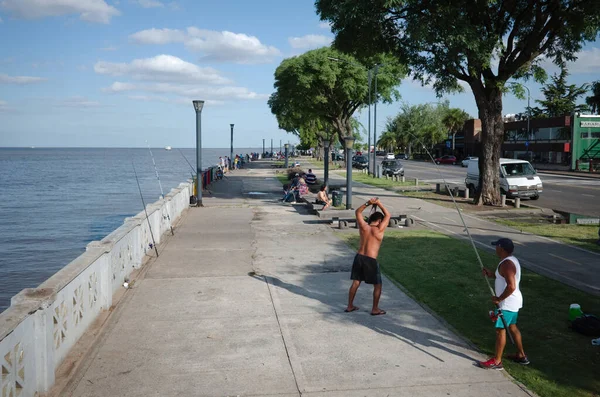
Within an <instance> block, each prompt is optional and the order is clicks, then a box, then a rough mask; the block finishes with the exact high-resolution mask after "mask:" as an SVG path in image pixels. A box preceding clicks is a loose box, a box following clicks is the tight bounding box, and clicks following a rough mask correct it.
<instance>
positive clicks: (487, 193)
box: [473, 87, 504, 206]
mask: <svg viewBox="0 0 600 397" xmlns="http://www.w3.org/2000/svg"><path fill="white" fill-rule="evenodd" d="M473 92H474V95H475V101H476V102H477V108H478V110H479V119H480V120H481V130H482V131H481V138H482V139H481V156H480V157H479V187H480V188H479V189H478V193H477V194H476V195H475V198H474V201H475V202H476V203H477V205H494V206H498V205H500V150H501V146H502V141H503V138H504V123H503V120H502V93H501V92H500V90H498V89H497V88H496V87H492V88H485V89H482V90H473Z"/></svg>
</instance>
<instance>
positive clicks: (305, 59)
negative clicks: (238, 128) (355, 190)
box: [269, 47, 406, 143]
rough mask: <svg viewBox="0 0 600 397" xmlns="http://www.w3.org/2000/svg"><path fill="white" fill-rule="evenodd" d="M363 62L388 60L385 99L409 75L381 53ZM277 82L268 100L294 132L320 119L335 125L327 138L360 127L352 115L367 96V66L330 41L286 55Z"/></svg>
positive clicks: (383, 71) (382, 85)
mask: <svg viewBox="0 0 600 397" xmlns="http://www.w3.org/2000/svg"><path fill="white" fill-rule="evenodd" d="M365 62H366V63H365V64H367V65H372V64H376V63H377V64H381V63H385V65H383V66H381V67H380V68H379V74H378V82H377V91H378V98H379V100H380V101H383V102H391V101H392V100H394V99H397V98H398V97H399V94H398V91H397V89H396V87H397V86H398V85H399V84H400V81H401V80H402V78H403V77H404V76H405V70H406V69H405V67H404V66H402V65H401V64H400V63H399V62H398V61H397V59H396V58H394V57H390V56H384V55H379V54H374V55H373V56H372V57H370V58H369V59H367V60H366V61H365ZM274 86H275V92H274V93H273V94H272V95H271V97H270V98H269V106H270V108H271V112H272V113H273V114H274V115H275V116H276V117H277V121H278V123H279V126H280V128H282V129H284V130H286V131H288V132H292V133H295V132H296V131H298V130H301V129H302V127H303V126H306V125H307V124H310V123H311V122H312V120H315V119H318V120H321V121H322V122H323V124H324V126H323V129H324V130H326V131H327V130H329V131H331V135H329V136H328V138H329V139H334V138H335V137H337V138H338V139H339V141H340V142H341V143H343V139H344V137H345V136H350V135H352V134H353V131H354V130H356V123H354V122H353V119H352V115H353V114H354V112H355V111H356V110H357V109H359V108H361V107H362V106H364V105H365V104H367V103H368V100H369V98H368V90H369V87H368V81H367V67H366V66H363V65H362V64H361V63H360V61H358V60H357V59H356V58H354V57H352V56H351V55H348V54H344V53H341V52H340V51H337V50H335V49H332V48H329V47H324V48H320V49H317V50H313V51H308V52H306V53H304V54H302V55H299V56H297V57H293V58H288V59H285V60H283V62H281V64H280V65H279V67H278V68H277V70H276V71H275V84H274ZM372 100H374V96H373V98H372Z"/></svg>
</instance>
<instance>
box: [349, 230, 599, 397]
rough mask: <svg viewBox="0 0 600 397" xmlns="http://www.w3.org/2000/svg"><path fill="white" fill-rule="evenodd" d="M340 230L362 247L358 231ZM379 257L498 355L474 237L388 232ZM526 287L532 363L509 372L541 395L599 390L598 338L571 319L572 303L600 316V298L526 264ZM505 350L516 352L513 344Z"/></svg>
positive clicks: (487, 260)
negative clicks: (472, 241) (577, 330)
mask: <svg viewBox="0 0 600 397" xmlns="http://www.w3.org/2000/svg"><path fill="white" fill-rule="evenodd" d="M338 235H339V237H340V238H342V239H344V240H345V241H346V242H347V243H348V244H349V245H351V246H352V247H354V248H358V243H359V239H358V235H356V234H347V233H339V234H338ZM480 255H481V257H482V260H483V261H484V264H485V266H486V267H487V268H489V269H494V268H495V267H496V265H497V263H498V259H497V258H496V257H495V256H494V255H493V254H492V253H490V252H489V251H480ZM379 261H380V263H381V267H382V270H383V272H384V273H385V274H386V275H387V276H388V277H389V278H391V279H392V280H394V282H396V283H398V284H400V285H401V286H402V287H403V289H404V290H405V291H407V293H408V294H409V295H410V296H411V297H413V298H414V299H415V300H417V301H420V302H422V303H424V304H425V305H427V306H428V307H429V308H430V309H431V310H432V311H434V312H435V313H437V314H438V315H439V316H441V317H442V318H444V319H445V320H446V321H447V322H448V323H449V324H450V325H451V326H452V327H454V328H455V329H456V330H457V331H458V332H459V333H460V334H462V335H463V336H464V337H466V338H467V339H469V340H470V341H471V342H473V343H474V344H475V345H476V346H477V347H478V348H479V349H481V350H482V351H483V352H484V353H486V354H489V355H492V354H493V351H494V341H495V332H494V326H493V324H492V322H491V321H490V320H489V318H488V314H487V313H488V311H489V310H490V309H492V308H493V305H492V303H491V299H490V295H489V291H488V288H487V286H486V283H485V281H484V279H483V276H482V275H481V270H480V267H479V265H478V263H477V260H476V257H475V253H474V252H473V250H472V248H471V247H470V245H469V244H468V243H465V242H463V241H461V240H458V239H454V238H451V237H448V236H446V235H443V234H440V233H436V232H433V231H429V230H416V231H415V230H413V231H388V232H386V235H385V238H384V240H383V244H382V246H381V251H380V254H379ZM490 281H492V282H493V280H490ZM521 291H522V292H523V296H524V302H525V304H524V307H523V309H521V311H520V312H519V328H520V330H521V332H522V334H523V344H524V347H525V352H526V353H527V354H528V356H529V359H530V360H531V364H530V365H529V366H520V365H519V364H514V363H512V362H510V361H509V360H505V361H504V362H503V363H504V367H505V368H506V370H507V371H508V372H509V373H510V374H511V375H512V376H513V377H515V378H516V379H517V380H518V381H520V382H522V383H523V384H525V385H526V386H527V387H528V388H529V389H531V390H532V391H534V392H535V393H538V394H539V395H540V396H552V397H555V396H564V397H567V396H568V397H574V396H586V397H591V396H598V394H597V393H598V392H599V391H600V348H598V347H595V346H592V344H591V343H590V342H591V339H592V338H590V337H586V336H583V335H580V334H577V333H575V332H573V331H571V330H570V329H569V328H568V322H567V318H568V311H569V305H570V304H571V303H579V304H580V305H581V307H582V309H583V311H584V312H589V313H595V314H597V315H599V314H600V298H599V297H595V296H592V295H590V294H587V293H584V292H581V291H579V290H576V289H574V288H571V287H569V286H566V285H563V284H561V283H559V282H557V281H554V280H550V279H548V278H546V277H544V276H541V275H538V274H536V273H533V272H530V271H527V270H523V274H522V277H521ZM382 307H385V302H382ZM506 353H514V348H513V347H512V346H510V342H508V344H507V348H506V350H505V354H506Z"/></svg>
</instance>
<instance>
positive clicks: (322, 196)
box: [316, 185, 333, 210]
mask: <svg viewBox="0 0 600 397" xmlns="http://www.w3.org/2000/svg"><path fill="white" fill-rule="evenodd" d="M316 202H317V204H323V208H321V210H326V209H327V208H329V207H330V206H331V203H332V202H333V200H330V199H329V196H327V185H321V190H320V191H319V193H318V194H317V201H316Z"/></svg>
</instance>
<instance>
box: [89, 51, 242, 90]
mask: <svg viewBox="0 0 600 397" xmlns="http://www.w3.org/2000/svg"><path fill="white" fill-rule="evenodd" d="M94 71H95V72H96V73H98V74H106V75H110V76H130V77H131V78H133V79H134V80H144V81H161V82H178V83H184V84H190V83H207V84H228V83H230V82H231V81H230V80H229V79H227V78H225V77H223V76H221V75H220V74H219V72H218V71H217V70H215V69H212V68H201V67H199V66H197V65H194V64H193V63H189V62H186V61H184V60H182V59H180V58H177V57H175V56H172V55H158V56H155V57H153V58H146V59H135V60H133V61H132V62H131V63H111V62H104V61H100V62H97V63H96V64H95V65H94Z"/></svg>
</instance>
